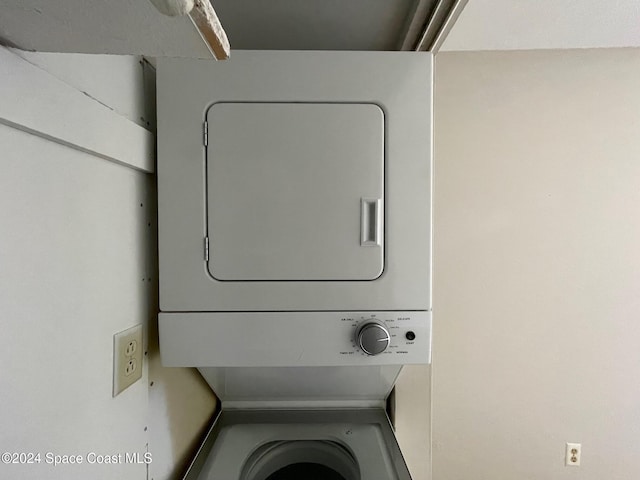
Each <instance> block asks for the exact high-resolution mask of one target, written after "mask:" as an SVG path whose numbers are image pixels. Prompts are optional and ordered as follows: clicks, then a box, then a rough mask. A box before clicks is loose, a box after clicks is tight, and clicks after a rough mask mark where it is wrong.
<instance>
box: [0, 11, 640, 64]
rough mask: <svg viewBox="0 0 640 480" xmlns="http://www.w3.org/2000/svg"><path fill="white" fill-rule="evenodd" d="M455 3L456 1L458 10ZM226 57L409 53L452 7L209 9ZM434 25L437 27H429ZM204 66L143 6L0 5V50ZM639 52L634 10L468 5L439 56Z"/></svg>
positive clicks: (183, 25)
mask: <svg viewBox="0 0 640 480" xmlns="http://www.w3.org/2000/svg"><path fill="white" fill-rule="evenodd" d="M462 1H463V2H464V0H462ZM212 3H213V6H214V8H215V10H216V12H217V14H218V16H219V18H220V20H221V22H222V25H223V26H224V28H225V30H226V32H227V35H228V37H229V40H230V43H231V48H232V50H233V49H291V50H398V49H400V48H401V47H402V48H403V49H411V48H412V46H414V45H416V40H417V39H418V38H419V36H420V35H421V32H422V31H423V30H424V25H425V22H426V19H427V18H429V17H430V16H431V15H432V13H433V12H434V8H435V6H436V5H438V8H441V12H440V13H442V15H446V12H448V11H449V10H450V9H451V8H453V4H454V0H212ZM434 24H435V25H437V22H434ZM1 43H4V44H8V45H13V46H18V47H20V48H23V49H26V50H38V51H54V52H78V53H113V54H138V55H147V56H149V57H156V56H178V57H181V56H183V57H196V58H210V55H209V52H208V50H207V49H206V47H205V46H204V43H203V42H202V40H201V38H200V36H199V34H198V32H197V30H196V29H195V28H194V26H193V24H192V23H191V22H190V21H189V19H188V18H187V17H178V18H170V17H166V16H164V15H162V14H160V13H159V12H158V11H156V10H155V8H154V7H153V6H152V5H151V3H150V1H149V0H108V1H105V0H0V44H1ZM627 46H640V0H609V1H607V0H468V3H467V5H466V7H465V8H464V10H463V11H462V14H461V15H460V17H459V18H458V20H457V22H456V23H455V25H454V26H453V28H452V30H451V31H450V33H449V35H448V37H447V38H446V39H445V40H444V44H443V45H442V47H441V50H443V51H446V50H513V49H545V48H554V49H557V48H589V47H627Z"/></svg>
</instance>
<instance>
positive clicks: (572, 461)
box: [564, 443, 582, 467]
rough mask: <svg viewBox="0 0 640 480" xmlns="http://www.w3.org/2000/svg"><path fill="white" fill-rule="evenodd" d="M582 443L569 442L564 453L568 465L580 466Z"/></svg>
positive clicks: (565, 462)
mask: <svg viewBox="0 0 640 480" xmlns="http://www.w3.org/2000/svg"><path fill="white" fill-rule="evenodd" d="M581 454H582V445H581V444H580V443H567V447H566V450H565V454H564V464H565V466H567V467H579V466H580V456H581Z"/></svg>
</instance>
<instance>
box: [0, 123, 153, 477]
mask: <svg viewBox="0 0 640 480" xmlns="http://www.w3.org/2000/svg"><path fill="white" fill-rule="evenodd" d="M0 145H2V155H1V156H0V171H1V172H2V173H1V175H0V205H2V208H1V209H0V225H2V228H1V229H0V266H1V267H0V268H1V271H2V274H1V275H0V305H2V330H3V334H2V336H0V363H1V364H2V369H1V370H0V384H1V385H2V394H1V396H2V402H1V403H2V409H0V423H1V424H2V426H3V427H2V429H1V430H0V451H2V452H40V453H41V455H42V463H41V464H39V465H4V464H3V465H0V477H1V478H22V479H30V478H33V479H36V478H50V479H56V478H60V479H63V478H96V479H97V478H104V479H112V478H116V477H117V478H122V479H141V478H145V475H146V467H145V466H144V465H131V464H129V465H116V466H105V465H88V464H87V463H86V459H85V463H84V464H83V465H77V466H59V467H53V466H51V465H47V464H46V462H45V455H46V453H47V452H52V453H53V454H60V455H64V454H67V455H69V454H73V455H83V456H84V455H86V454H88V453H90V452H96V453H99V454H108V455H112V454H118V453H122V454H124V453H126V452H141V453H144V452H145V451H146V444H147V433H146V432H145V426H146V425H147V423H146V422H147V405H148V390H147V382H146V380H147V375H146V369H145V372H144V373H143V378H142V380H141V381H139V382H137V383H135V384H134V385H132V386H131V387H130V388H129V389H128V390H126V391H124V392H123V393H122V394H121V395H120V396H118V397H116V398H112V368H113V367H112V365H113V334H114V333H116V332H118V331H120V330H124V329H126V328H128V327H131V326H133V325H137V324H140V323H142V324H146V322H147V320H148V319H149V316H150V313H151V312H152V310H151V306H150V305H149V304H148V302H147V298H148V297H149V295H148V292H149V290H150V289H151V288H153V287H152V286H151V283H150V282H149V281H148V276H147V271H148V269H149V267H150V264H151V262H152V261H153V260H152V259H150V258H149V257H148V255H147V253H146V252H147V246H148V239H149V235H148V231H149V227H148V226H147V216H148V213H149V210H148V208H145V207H144V206H143V205H145V204H146V202H147V191H148V187H149V179H148V178H147V175H146V174H144V173H140V172H136V171H134V170H132V169H130V168H126V167H123V166H120V165H116V164H114V163H111V162H108V161H105V160H102V159H98V158H95V157H91V156H90V155H88V154H85V153H82V152H79V151H77V150H73V149H70V148H68V147H65V146H62V145H59V144H57V143H54V142H50V141H48V140H44V139H42V138H39V137H37V136H34V135H30V134H28V133H25V132H22V131H19V130H17V129H13V128H10V127H7V126H4V125H0Z"/></svg>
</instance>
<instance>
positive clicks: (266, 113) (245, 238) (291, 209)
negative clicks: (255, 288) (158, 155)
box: [206, 103, 384, 281]
mask: <svg viewBox="0 0 640 480" xmlns="http://www.w3.org/2000/svg"><path fill="white" fill-rule="evenodd" d="M207 122H208V132H209V135H208V138H209V140H208V146H207V171H206V179H207V206H208V208H207V229H208V237H209V242H210V244H209V251H210V254H209V262H208V269H209V273H210V274H211V275H212V276H213V277H214V278H215V279H217V280H231V281H242V280H263V281H287V280H373V279H376V278H378V277H379V276H380V275H381V274H382V271H383V269H384V238H383V235H384V206H383V199H384V114H383V112H382V110H381V109H380V107H379V106H377V105H375V104H370V103H369V104H364V103H216V104H214V105H213V106H212V107H211V108H209V110H208V112H207ZM347 132H348V133H347Z"/></svg>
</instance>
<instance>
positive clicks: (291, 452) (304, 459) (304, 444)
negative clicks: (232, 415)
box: [240, 440, 360, 480]
mask: <svg viewBox="0 0 640 480" xmlns="http://www.w3.org/2000/svg"><path fill="white" fill-rule="evenodd" d="M294 465H295V467H294ZM286 467H289V468H286ZM304 470H307V471H309V472H310V474H311V472H314V471H315V472H318V474H320V473H322V475H324V476H323V477H322V478H329V479H331V480H332V479H333V478H335V480H360V468H359V467H358V462H356V459H355V458H354V457H353V455H352V454H351V453H350V452H349V451H348V450H347V448H346V447H344V446H343V445H341V444H340V443H337V442H332V441H328V440H294V441H278V442H269V443H267V444H265V445H262V446H261V447H259V448H258V449H256V450H255V451H254V452H253V453H252V454H251V456H250V457H249V459H248V460H247V462H246V463H245V465H244V468H243V469H242V475H241V476H240V480H278V478H279V477H280V478H283V479H286V478H287V477H286V475H287V472H289V474H290V473H293V471H296V473H297V474H302V473H303V472H304ZM281 471H282V472H281ZM331 471H333V472H331ZM279 472H281V475H278V473H279ZM272 475H273V477H272ZM329 475H333V477H329ZM270 477H271V478H270ZM306 478H311V477H310V476H309V477H306Z"/></svg>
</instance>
